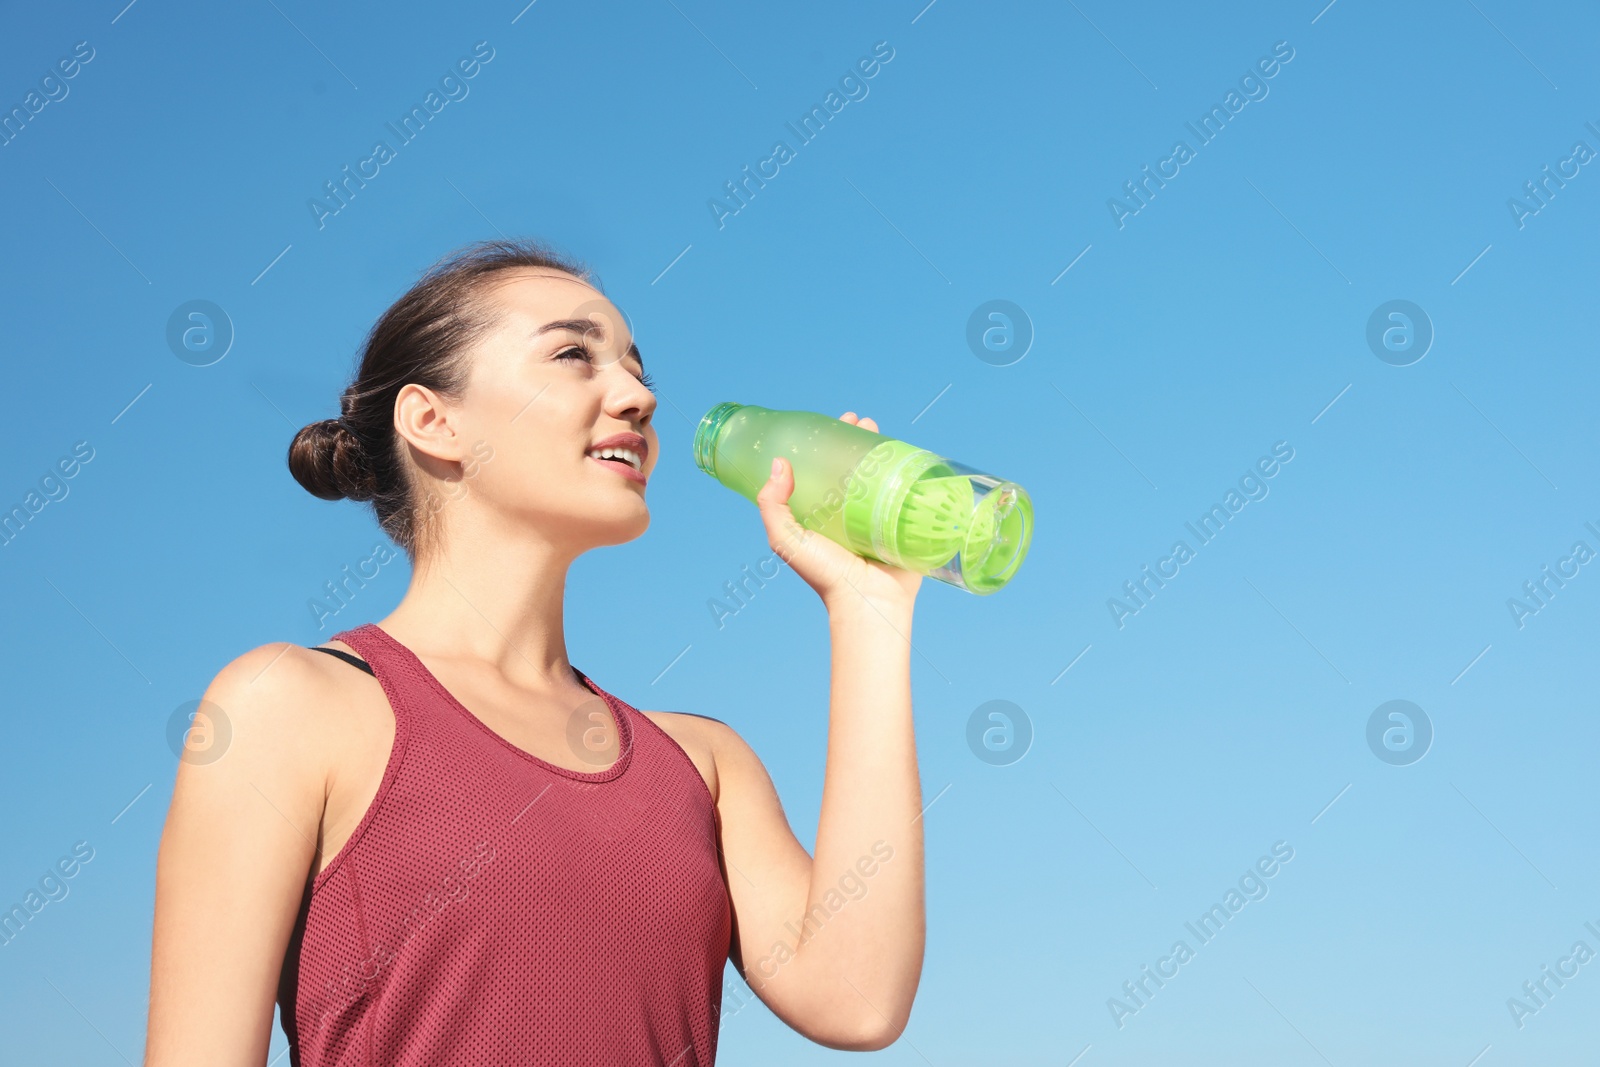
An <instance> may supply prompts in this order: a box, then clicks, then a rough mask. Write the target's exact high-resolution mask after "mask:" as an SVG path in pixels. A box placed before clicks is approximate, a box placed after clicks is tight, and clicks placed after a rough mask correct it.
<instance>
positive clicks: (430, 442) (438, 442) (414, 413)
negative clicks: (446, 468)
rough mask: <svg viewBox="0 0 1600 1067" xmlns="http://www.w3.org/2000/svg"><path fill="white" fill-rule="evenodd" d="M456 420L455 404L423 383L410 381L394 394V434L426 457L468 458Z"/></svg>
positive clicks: (468, 450) (466, 444)
mask: <svg viewBox="0 0 1600 1067" xmlns="http://www.w3.org/2000/svg"><path fill="white" fill-rule="evenodd" d="M460 422H461V419H460V412H459V408H458V407H457V405H455V404H452V403H450V402H449V401H448V400H446V399H445V398H444V397H442V396H440V395H439V394H438V393H436V392H434V391H433V390H432V389H429V388H428V387H427V386H425V385H418V384H416V383H415V382H411V383H409V384H407V385H405V386H403V387H402V388H401V390H400V392H399V393H398V394H397V395H396V396H395V401H394V430H395V433H397V434H399V435H400V437H401V438H403V439H404V440H405V441H406V442H407V443H408V444H410V445H411V447H412V448H414V449H416V450H417V451H418V452H420V453H421V454H422V457H426V458H427V459H429V460H433V461H436V462H437V463H440V464H457V463H462V462H465V461H466V460H468V459H470V458H471V455H470V454H471V451H472V450H471V442H469V441H468V440H467V439H466V436H465V434H464V433H463V432H462V427H461V425H460ZM420 460H421V457H419V461H420ZM426 465H427V464H426V463H424V466H426Z"/></svg>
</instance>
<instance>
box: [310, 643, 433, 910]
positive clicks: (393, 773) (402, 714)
mask: <svg viewBox="0 0 1600 1067" xmlns="http://www.w3.org/2000/svg"><path fill="white" fill-rule="evenodd" d="M368 625H370V624H368ZM365 629H366V627H365V626H358V627H356V628H355V629H354V630H347V631H345V632H344V633H339V634H335V635H334V636H333V638H332V639H333V640H335V641H343V642H344V643H345V644H347V645H349V646H350V647H351V648H354V649H355V650H356V651H357V652H359V653H360V654H361V658H362V659H364V660H366V661H367V663H368V665H370V666H371V667H372V676H373V677H374V678H376V679H377V681H378V685H379V686H381V687H382V688H383V696H384V700H385V701H386V702H387V703H388V705H389V711H390V713H391V714H392V715H393V716H394V743H393V744H391V745H390V746H389V759H388V761H387V762H386V763H385V764H384V767H383V777H382V778H381V779H379V781H378V791H377V792H376V793H375V794H373V797H372V802H371V803H370V804H368V805H367V810H366V811H365V812H363V813H362V815H361V821H360V822H358V823H356V828H355V829H354V830H352V831H351V832H350V838H349V840H347V841H345V843H344V845H343V846H342V847H341V848H340V849H339V851H338V852H337V853H336V854H335V855H334V857H333V859H332V860H330V861H329V862H328V865H327V866H326V867H324V868H323V869H322V870H321V871H319V872H317V876H316V878H315V879H313V880H312V883H311V895H312V896H315V895H316V893H317V891H318V890H320V889H321V888H322V887H323V885H324V884H325V883H326V882H327V881H328V879H329V878H331V877H333V875H334V873H335V872H336V871H338V870H339V868H340V867H341V866H342V865H343V864H344V862H345V861H346V860H347V859H348V858H349V857H350V853H351V852H353V851H354V850H355V848H356V846H357V845H358V844H359V843H360V841H361V838H362V836H363V835H364V834H365V833H366V832H367V827H369V826H371V825H372V822H373V820H374V819H376V818H377V816H378V812H379V811H380V810H382V808H383V804H384V801H385V800H386V799H388V796H389V791H390V790H391V789H392V788H393V786H394V780H395V778H396V777H398V776H399V773H400V765H401V763H402V762H403V761H404V759H405V753H406V745H407V743H408V742H409V741H410V739H411V716H410V713H409V711H408V710H407V709H406V705H405V701H404V699H403V698H402V697H401V695H400V694H398V693H397V692H396V690H395V687H394V682H393V680H392V679H391V677H390V676H389V670H388V664H387V663H386V662H384V661H383V652H382V650H381V649H379V648H377V647H375V644H376V643H375V642H372V640H371V639H370V638H369V637H368V635H367V634H366V633H365V632H364V631H365Z"/></svg>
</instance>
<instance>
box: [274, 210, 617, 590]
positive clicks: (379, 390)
mask: <svg viewBox="0 0 1600 1067" xmlns="http://www.w3.org/2000/svg"><path fill="white" fill-rule="evenodd" d="M518 267H537V268H545V269H551V270H559V271H564V272H566V273H567V274H571V275H573V276H575V277H578V278H582V279H583V280H585V281H588V282H591V283H596V284H597V282H596V279H594V278H593V276H592V274H591V272H590V271H589V269H588V267H587V266H585V265H584V264H583V263H581V262H579V261H577V260H575V259H572V258H569V257H568V256H566V255H564V254H562V253H560V252H558V251H556V250H555V249H553V248H552V247H550V246H549V245H546V244H544V243H542V242H539V241H536V240H529V239H519V240H511V239H507V240H503V241H479V242H477V243H475V244H472V245H468V246H466V247H465V248H461V249H458V250H456V251H455V252H452V253H450V254H449V255H447V256H445V257H444V258H443V259H441V260H439V261H438V262H437V263H435V264H434V265H433V266H432V267H430V268H428V270H427V271H426V272H424V274H423V276H422V278H421V279H420V280H419V281H418V282H417V283H416V284H415V285H413V286H412V287H411V288H410V289H409V290H407V292H406V294H405V295H404V296H402V297H401V298H400V299H399V300H397V301H395V302H394V304H393V305H392V306H391V307H390V308H389V310H388V311H385V312H384V313H383V316H382V317H381V318H379V319H378V321H377V323H376V324H374V325H373V327H372V332H371V333H369V334H368V335H367V339H366V343H365V344H364V345H363V346H362V350H361V363H360V369H359V370H358V371H357V373H356V378H355V381H353V382H351V383H350V385H349V386H348V387H347V388H346V389H345V391H344V394H343V395H342V396H341V397H340V400H339V411H340V415H339V417H338V418H337V419H323V420H321V421H319V422H313V423H311V424H309V425H307V426H304V427H301V429H300V431H299V432H298V433H296V434H295V435H294V440H293V441H291V442H290V444H289V472H290V473H291V474H293V475H294V480H295V481H297V482H299V483H300V484H301V485H302V486H304V487H305V489H306V491H307V492H309V493H311V494H312V495H313V496H317V497H321V498H322V499H323V500H346V499H348V500H366V501H370V502H371V504H372V509H373V511H374V512H375V513H376V514H377V518H378V525H379V526H381V527H383V530H384V532H385V533H386V534H388V535H389V537H390V538H392V539H393V540H394V542H395V543H396V544H398V545H399V546H400V547H401V548H403V549H404V550H405V552H406V555H407V556H409V557H410V558H411V560H412V562H413V563H415V562H416V560H417V555H418V551H419V550H420V549H423V548H424V547H425V546H426V544H427V542H428V541H429V540H430V537H431V531H430V529H429V525H430V524H429V523H428V522H427V521H426V520H427V514H428V513H427V512H426V511H424V510H423V509H421V508H420V507H418V504H419V503H420V502H419V501H418V500H417V499H415V496H416V491H415V487H414V484H413V480H412V477H411V473H410V463H409V461H408V459H407V457H406V452H405V442H404V440H403V439H402V438H400V437H399V436H398V435H397V434H396V433H395V430H394V405H395V398H396V397H397V396H398V395H399V392H400V390H401V389H402V388H403V387H405V386H406V385H408V384H411V383H416V384H417V385H423V386H426V387H427V388H429V389H432V390H433V391H435V392H437V393H438V394H440V395H441V396H444V397H447V398H450V399H456V398H459V397H460V395H461V391H462V389H463V388H464V387H465V385H466V382H467V375H468V372H469V370H470V369H471V368H470V364H469V361H468V360H467V358H466V350H467V349H468V348H469V347H470V346H471V344H472V342H473V341H475V340H476V339H477V338H478V337H479V336H481V335H482V333H483V332H484V331H485V330H486V329H488V328H489V327H490V326H492V325H493V324H494V319H493V316H492V314H491V313H490V311H489V309H488V307H487V306H486V304H485V303H484V302H483V301H482V300H481V299H480V296H481V294H482V292H483V290H484V288H485V282H486V281H487V280H489V279H490V277H491V276H492V275H494V274H495V273H496V272H500V271H506V270H511V269H515V268H518Z"/></svg>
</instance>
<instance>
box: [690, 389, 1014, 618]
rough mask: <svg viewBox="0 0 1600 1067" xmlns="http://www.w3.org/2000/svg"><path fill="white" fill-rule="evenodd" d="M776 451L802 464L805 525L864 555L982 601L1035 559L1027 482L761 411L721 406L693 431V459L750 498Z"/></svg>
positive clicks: (804, 417) (796, 416)
mask: <svg viewBox="0 0 1600 1067" xmlns="http://www.w3.org/2000/svg"><path fill="white" fill-rule="evenodd" d="M777 456H782V457H784V458H785V459H787V460H788V461H789V465H790V466H791V467H792V468H793V469H794V493H793V494H792V495H791V496H790V497H789V509H790V510H791V511H792V512H794V516H795V518H796V519H797V520H798V521H799V523H800V525H802V526H804V527H805V528H806V529H808V530H814V531H816V532H817V533H820V534H822V535H823V536H824V537H826V538H828V539H829V540H831V541H834V542H836V543H838V544H840V545H843V546H844V547H845V548H847V549H849V550H850V551H851V552H854V553H855V554H856V555H858V556H864V557H866V558H868V559H875V560H877V561H879V562H880V563H887V564H889V565H890V566H894V567H900V568H902V569H904V570H909V571H915V572H917V573H918V574H924V575H926V576H928V577H929V578H936V579H938V580H939V581H941V582H946V583H948V584H950V585H953V586H955V587H956V588H957V589H965V590H966V591H967V592H969V593H977V594H978V595H980V596H982V595H987V594H989V593H993V592H994V591H995V590H997V589H999V588H1000V587H1001V586H1003V585H1005V584H1006V582H1008V581H1010V580H1011V576H1012V575H1014V574H1016V573H1017V568H1018V567H1020V566H1022V559H1023V557H1024V556H1026V555H1027V554H1028V542H1029V540H1030V539H1031V537H1032V535H1033V502H1032V501H1031V500H1029V499H1028V494H1027V492H1026V491H1025V490H1024V489H1023V488H1022V486H1020V485H1018V484H1017V483H1015V482H1008V481H1006V480H1005V479H1003V478H996V477H994V476H993V475H990V474H985V473H983V472H982V471H978V470H974V469H973V468H971V467H968V466H966V465H965V464H962V463H957V462H955V461H953V460H949V459H946V458H944V457H943V456H940V455H938V454H937V453H934V452H930V451H929V450H928V449H925V448H918V447H917V446H916V445H913V444H908V443H907V442H905V441H899V440H896V439H895V438H893V437H886V436H884V435H883V434H881V433H874V432H872V431H871V430H864V429H862V428H861V427H859V426H855V425H852V424H850V423H848V422H845V421H844V420H842V419H835V418H830V417H828V416H827V415H820V414H817V413H816V412H812V411H775V410H773V409H771V408H764V407H757V406H756V405H754V404H734V403H726V404H718V405H717V406H716V407H714V408H712V409H711V410H710V411H708V412H706V414H705V417H704V418H702V419H701V420H700V425H699V427H698V428H697V429H696V430H695V435H694V461H695V464H696V465H697V466H698V467H699V468H700V469H701V470H703V471H705V472H706V473H707V474H709V475H711V476H712V477H713V478H715V479H717V481H719V482H721V483H722V484H723V485H725V486H727V487H728V488H729V489H732V490H733V491H734V492H736V493H738V494H739V495H741V496H743V497H744V498H746V499H747V500H750V501H752V502H754V501H755V498H756V494H757V493H759V492H760V491H761V487H762V486H763V485H765V484H766V481H767V477H768V475H769V474H770V472H771V470H772V460H773V459H774V457H777Z"/></svg>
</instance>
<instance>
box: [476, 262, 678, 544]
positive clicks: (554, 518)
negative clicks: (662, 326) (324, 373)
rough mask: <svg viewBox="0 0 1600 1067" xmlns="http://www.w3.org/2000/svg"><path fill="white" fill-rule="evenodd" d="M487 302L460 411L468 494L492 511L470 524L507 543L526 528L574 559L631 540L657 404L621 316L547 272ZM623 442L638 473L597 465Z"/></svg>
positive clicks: (612, 463) (582, 286)
mask: <svg viewBox="0 0 1600 1067" xmlns="http://www.w3.org/2000/svg"><path fill="white" fill-rule="evenodd" d="M483 299H484V300H485V301H486V302H488V303H489V304H490V305H491V306H492V308H493V309H494V311H495V312H496V314H497V320H496V323H495V325H494V326H493V327H492V328H491V329H490V330H489V331H487V332H486V333H485V334H484V335H483V336H482V338H481V339H480V340H479V342H478V343H477V345H475V346H474V349H473V353H472V357H473V362H472V369H471V373H470V376H469V378H468V382H467V388H466V390H465V394H464V396H463V398H462V404H461V406H460V408H459V410H458V412H457V415H458V417H459V418H461V420H462V422H461V432H462V433H463V434H464V435H465V437H466V440H467V443H468V444H469V445H472V446H473V448H474V451H473V452H472V453H471V454H470V457H469V458H468V459H467V460H466V462H465V464H464V473H465V474H466V475H467V480H468V482H469V492H471V493H473V494H474V495H476V496H477V498H478V500H479V502H480V503H481V504H486V505H487V507H486V508H482V509H474V510H475V515H474V521H483V522H489V523H496V524H500V525H501V526H502V530H501V532H503V533H505V534H506V535H508V536H513V537H514V536H517V534H518V532H519V531H524V530H527V529H528V528H530V526H531V527H532V528H533V529H536V530H538V531H539V536H540V537H541V538H544V539H547V540H552V541H554V542H556V543H558V544H562V545H564V546H566V547H568V548H571V549H572V550H574V551H575V552H576V551H582V550H583V549H584V548H587V547H590V546H594V545H605V544H618V543H621V542H623V541H628V540H632V539H633V538H635V537H638V536H639V535H640V534H642V533H643V532H644V531H645V529H646V527H648V526H649V525H650V511H649V508H648V507H647V506H646V504H645V499H644V497H645V486H646V483H647V481H648V478H649V476H650V472H651V471H652V470H654V469H655V466H656V460H657V456H658V451H657V438H656V430H655V426H654V424H653V421H652V417H653V416H654V414H655V410H656V397H655V394H654V393H653V392H652V391H651V390H650V389H649V388H647V387H646V385H645V384H644V382H643V381H641V376H642V375H643V373H644V367H643V364H642V362H641V360H640V357H639V355H638V353H637V350H636V349H635V348H634V345H633V336H632V333H631V332H630V331H629V329H628V324H627V321H626V320H625V319H624V318H623V316H622V313H621V312H620V311H619V310H618V309H617V308H616V307H615V306H614V305H613V304H612V303H611V302H610V301H609V300H607V299H606V298H605V297H604V296H603V295H601V293H600V292H599V290H597V289H595V288H594V287H593V286H590V285H589V284H587V283H585V282H583V281H581V280H579V279H577V278H574V277H573V276H572V275H570V274H565V273H562V272H560V271H554V270H532V269H522V270H516V271H508V272H506V273H505V274H503V275H502V276H500V277H499V278H498V279H497V281H496V282H495V284H493V286H492V287H491V288H490V289H488V290H487V291H486V292H484V294H483ZM618 435H624V436H623V440H621V441H620V442H618V443H617V444H616V445H615V446H614V447H618V448H622V449H625V450H627V451H628V452H631V453H633V454H634V456H635V457H637V461H638V469H637V471H636V470H635V469H634V468H633V467H632V466H631V465H630V463H629V462H628V461H627V460H626V459H625V458H621V457H619V458H613V459H600V458H595V457H596V456H598V455H599V451H598V448H599V446H600V445H602V443H604V442H607V441H609V440H610V439H612V438H614V437H617V436H618ZM491 451H492V455H491ZM485 457H488V458H485Z"/></svg>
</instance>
